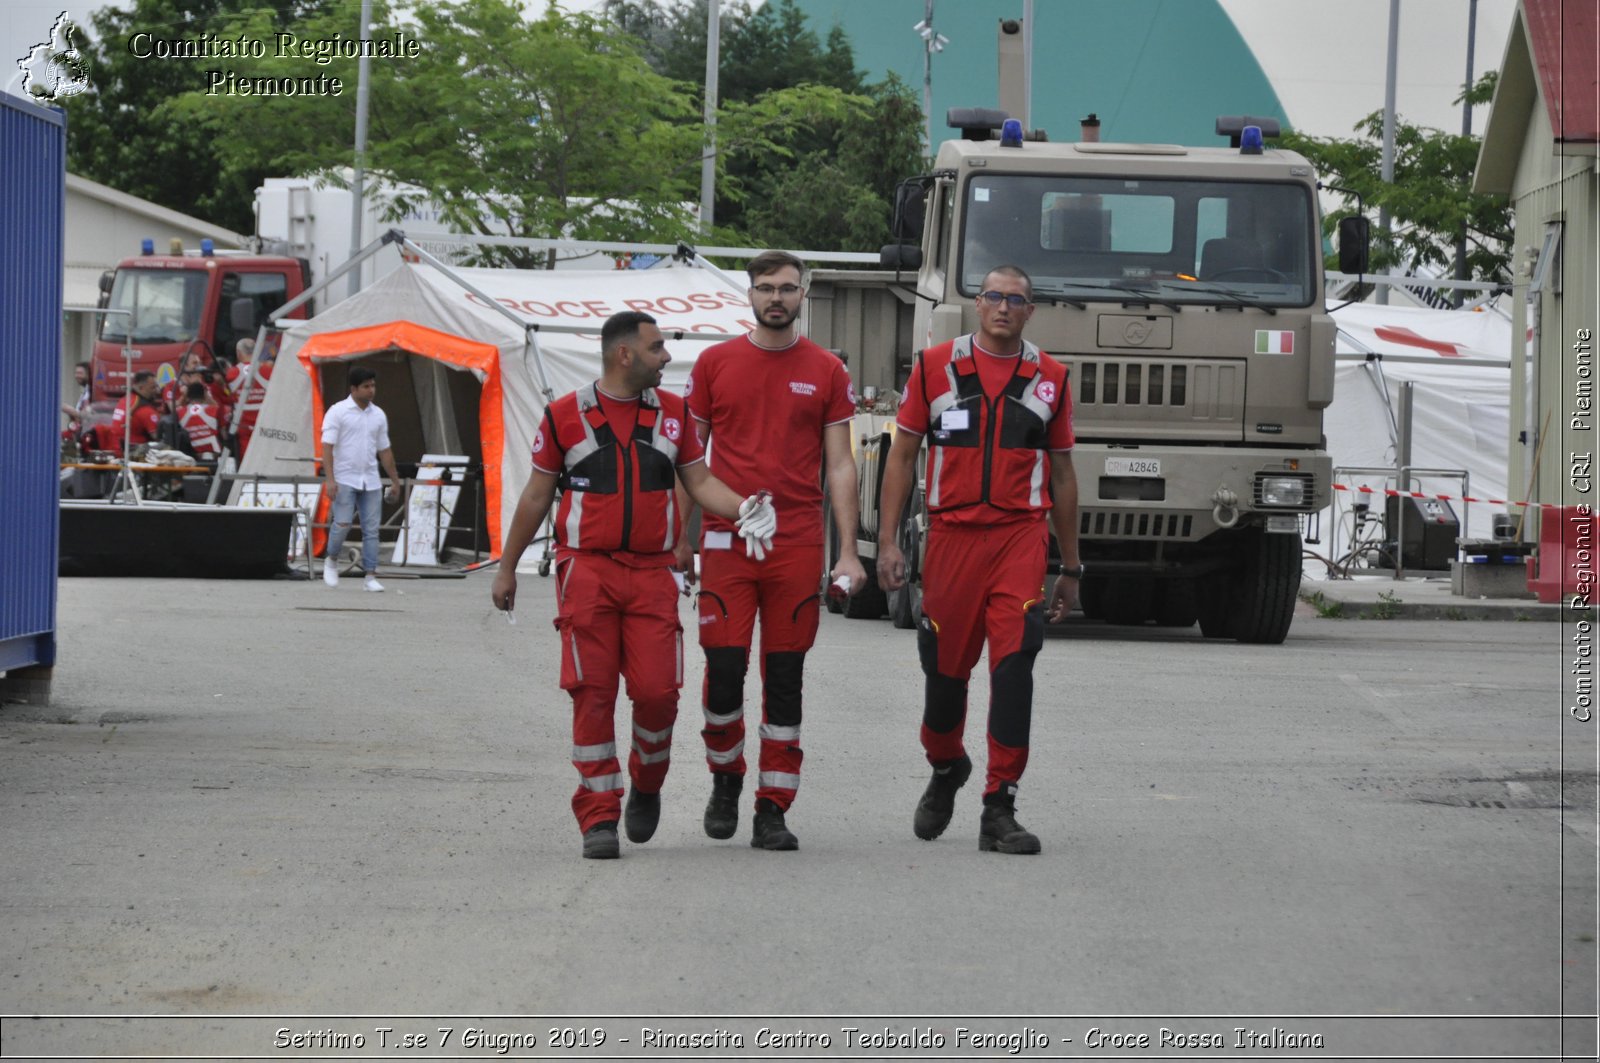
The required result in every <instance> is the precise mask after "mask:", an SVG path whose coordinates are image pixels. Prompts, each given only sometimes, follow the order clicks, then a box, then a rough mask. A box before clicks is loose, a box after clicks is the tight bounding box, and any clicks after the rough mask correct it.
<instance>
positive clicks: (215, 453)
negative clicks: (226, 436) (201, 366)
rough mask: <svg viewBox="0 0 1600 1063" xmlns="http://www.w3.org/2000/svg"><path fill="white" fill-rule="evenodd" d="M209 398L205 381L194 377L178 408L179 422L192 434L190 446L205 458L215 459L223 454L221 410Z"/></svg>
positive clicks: (201, 458)
mask: <svg viewBox="0 0 1600 1063" xmlns="http://www.w3.org/2000/svg"><path fill="white" fill-rule="evenodd" d="M210 398H211V394H210V392H208V391H207V390H206V385H205V382H204V381H203V380H193V381H191V382H190V384H189V390H188V394H186V395H185V396H184V402H183V405H182V406H180V407H179V408H178V424H179V425H180V426H181V427H182V428H183V430H184V431H185V432H187V433H189V446H190V447H192V448H193V449H194V456H195V457H197V458H199V459H200V460H202V461H216V460H217V459H218V458H219V457H221V456H222V411H221V410H220V409H219V408H218V406H217V404H216V403H215V402H211V401H209V400H210Z"/></svg>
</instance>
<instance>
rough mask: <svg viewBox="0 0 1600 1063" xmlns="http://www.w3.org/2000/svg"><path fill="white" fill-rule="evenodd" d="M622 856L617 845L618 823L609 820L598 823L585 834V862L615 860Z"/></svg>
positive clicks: (620, 848)
mask: <svg viewBox="0 0 1600 1063" xmlns="http://www.w3.org/2000/svg"><path fill="white" fill-rule="evenodd" d="M621 855H622V847H621V846H620V845H618V844H617V821H616V820H614V819H608V820H606V821H605V822H604V823H596V824H595V825H594V826H592V827H590V828H589V829H588V830H586V831H584V832H583V858H584V859H585V860H615V859H616V858H617V857H619V856H621Z"/></svg>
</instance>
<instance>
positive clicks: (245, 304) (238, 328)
mask: <svg viewBox="0 0 1600 1063" xmlns="http://www.w3.org/2000/svg"><path fill="white" fill-rule="evenodd" d="M228 323H229V324H231V325H232V326H233V331H235V332H251V333H253V332H255V330H256V324H257V322H256V301H255V300H254V299H249V298H244V297H241V298H238V299H235V300H234V301H233V302H231V303H229V304H228Z"/></svg>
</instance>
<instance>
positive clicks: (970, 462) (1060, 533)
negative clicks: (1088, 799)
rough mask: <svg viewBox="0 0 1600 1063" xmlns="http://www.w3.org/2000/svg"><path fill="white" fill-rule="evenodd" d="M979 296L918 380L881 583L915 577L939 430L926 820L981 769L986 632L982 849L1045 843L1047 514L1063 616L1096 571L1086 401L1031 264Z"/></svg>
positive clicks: (885, 522)
mask: <svg viewBox="0 0 1600 1063" xmlns="http://www.w3.org/2000/svg"><path fill="white" fill-rule="evenodd" d="M977 307H978V331H977V332H976V333H975V334H972V335H967V336H962V337H960V338H958V339H956V340H953V341H951V342H949V343H942V344H939V345H938V346H935V347H930V348H928V349H927V350H925V351H922V352H921V353H920V354H919V355H918V356H917V358H916V364H915V365H914V366H913V367H912V370H911V378H910V380H909V381H908V382H907V383H906V391H905V394H904V395H903V396H902V397H901V400H900V412H899V414H898V416H897V417H896V426H897V428H898V431H897V432H896V433H895V438H894V443H893V445H892V446H891V447H890V450H889V456H888V459H887V461H886V462H885V469H884V476H883V492H882V501H881V503H880V507H881V508H880V513H879V518H880V523H879V525H878V528H879V534H880V536H881V541H880V542H879V544H878V583H879V585H880V586H882V587H883V588H884V589H886V590H893V589H896V588H898V587H901V586H903V585H904V584H905V580H906V565H905V556H904V554H902V553H901V551H900V549H899V547H898V546H897V545H896V544H895V536H894V529H896V528H898V527H899V526H900V517H901V510H902V509H903V508H904V507H905V504H906V499H907V498H908V497H909V496H910V494H911V484H912V479H913V477H914V476H915V472H916V459H917V450H918V449H919V448H920V447H921V446H922V441H923V439H924V437H926V438H927V440H928V472H927V500H928V512H929V515H930V517H931V525H930V527H929V529H928V546H927V558H926V559H925V560H924V562H923V566H922V584H923V598H922V617H921V618H920V620H919V622H918V631H917V649H918V652H919V654H920V656H921V658H922V670H923V673H924V675H926V677H927V680H926V683H925V686H924V690H925V693H924V702H923V712H922V748H923V750H924V751H925V753H926V754H927V758H928V763H930V764H931V765H932V766H933V778H932V780H931V781H930V782H929V783H928V788H927V790H926V791H925V792H924V793H923V795H922V798H921V800H920V801H918V803H917V809H916V814H915V816H914V819H913V829H914V830H915V832H916V835H917V837H919V838H922V839H925V840H930V841H931V840H932V839H934V838H937V837H938V836H939V835H941V834H943V833H944V830H945V828H946V827H947V826H949V824H950V817H951V815H952V814H953V812H954V809H955V795H956V791H957V790H959V789H961V787H962V785H963V784H965V783H966V781H967V777H968V776H969V775H970V774H971V773H972V761H971V759H970V758H968V756H967V753H966V749H965V747H964V746H963V743H962V733H963V730H964V729H965V725H966V717H967V679H968V677H969V676H970V675H971V674H972V668H973V666H974V665H976V664H977V663H978V655H979V653H980V652H982V649H983V641H984V638H985V636H987V638H988V640H989V733H988V744H989V773H988V779H987V782H986V783H985V785H984V790H983V813H982V815H981V817H980V818H979V823H978V848H979V849H980V850H982V851H983V852H997V853H1022V854H1027V853H1037V852H1038V851H1039V839H1038V838H1037V837H1035V836H1034V835H1033V834H1032V833H1030V832H1029V831H1027V830H1024V829H1023V827H1022V826H1021V824H1019V823H1018V822H1017V817H1016V795H1017V784H1018V783H1019V782H1020V780H1021V779H1022V772H1023V769H1024V768H1026V767H1027V763H1028V730H1029V725H1030V723H1031V719H1032V715H1033V660H1034V657H1035V656H1037V655H1038V653H1039V649H1040V647H1041V646H1043V645H1044V623H1045V619H1046V615H1047V610H1046V607H1045V603H1044V576H1045V564H1046V561H1047V559H1048V556H1049V548H1050V540H1049V534H1048V532H1047V530H1046V526H1045V515H1046V514H1047V513H1048V514H1049V518H1050V523H1051V525H1052V526H1053V527H1054V528H1055V533H1056V542H1057V544H1058V545H1059V548H1060V551H1061V566H1062V567H1061V578H1060V579H1059V580H1057V581H1056V585H1055V590H1054V592H1053V593H1052V594H1051V596H1050V603H1049V607H1048V617H1049V619H1050V620H1052V621H1059V620H1062V619H1064V618H1065V617H1066V614H1067V612H1068V610H1070V609H1071V608H1072V603H1073V599H1074V598H1075V597H1076V596H1077V587H1078V580H1079V578H1080V577H1082V575H1083V568H1082V566H1081V564H1080V563H1079V560H1078V481H1077V478H1076V477H1075V476H1074V474H1073V471H1072V401H1071V398H1070V396H1069V395H1068V394H1067V374H1066V368H1065V367H1064V366H1062V364H1061V363H1060V362H1058V361H1056V360H1055V359H1054V358H1052V357H1050V356H1049V355H1046V354H1041V353H1040V351H1039V348H1038V347H1036V346H1034V345H1033V344H1031V343H1028V342H1026V341H1025V340H1023V338H1022V330H1023V328H1024V327H1025V326H1026V325H1027V323H1028V319H1029V318H1031V317H1032V316H1033V309H1034V307H1033V283H1032V282H1031V281H1030V280H1029V279H1028V275H1027V274H1026V273H1024V272H1023V271H1022V270H1021V269H1019V268H1018V267H1016V266H998V267H996V268H995V269H993V270H991V271H990V272H989V274H988V276H986V277H985V278H984V280H983V291H982V293H981V294H979V296H978V297H977Z"/></svg>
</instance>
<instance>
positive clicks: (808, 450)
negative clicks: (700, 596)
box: [684, 336, 855, 545]
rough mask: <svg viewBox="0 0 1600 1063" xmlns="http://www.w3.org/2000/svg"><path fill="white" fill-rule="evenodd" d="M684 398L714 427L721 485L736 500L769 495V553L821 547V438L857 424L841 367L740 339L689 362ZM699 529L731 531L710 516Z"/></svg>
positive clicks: (816, 355) (831, 358)
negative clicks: (773, 525) (772, 522)
mask: <svg viewBox="0 0 1600 1063" xmlns="http://www.w3.org/2000/svg"><path fill="white" fill-rule="evenodd" d="M684 397H685V398H687V399H688V402H689V413H690V414H691V415H692V416H693V417H694V418H695V420H697V421H702V422H705V423H706V424H708V425H710V428H711V442H710V445H709V446H708V447H707V456H706V463H707V465H708V467H709V468H710V469H711V472H712V473H713V474H714V475H715V476H716V477H717V479H719V480H721V481H722V482H723V483H725V484H727V485H728V486H729V487H731V488H733V490H734V491H735V492H736V493H737V494H739V495H741V496H749V495H752V494H755V493H756V492H757V491H759V490H761V489H763V488H765V489H766V490H769V491H771V492H772V496H773V498H772V501H773V505H774V506H776V507H777V510H778V534H777V536H776V537H775V539H774V545H818V544H821V542H822V541H823V536H822V453H823V451H822V436H823V430H824V429H825V428H827V427H828V426H829V425H834V424H844V423H847V422H848V421H849V420H850V418H851V417H853V416H854V415H855V391H854V390H853V389H852V388H851V386H850V374H849V373H848V372H847V371H846V370H845V367H844V363H843V362H841V361H840V360H839V359H838V357H837V356H835V355H832V354H830V353H828V352H827V351H825V350H823V349H822V348H821V347H818V346H817V345H816V344H815V343H812V342H811V341H810V340H808V339H805V338H804V337H801V338H799V339H797V340H795V342H794V343H792V344H790V345H789V346H788V347H785V348H783V349H782V350H777V351H770V350H767V349H765V348H763V347H757V346H756V345H755V344H754V343H753V342H751V340H750V337H748V336H742V337H740V338H739V339H736V340H727V341H725V342H723V343H719V344H717V345H716V346H714V347H712V348H710V349H709V350H707V351H706V352H705V353H704V354H702V355H701V356H700V357H699V358H698V359H696V360H695V363H694V369H693V370H692V371H691V372H690V374H689V387H688V388H687V389H686V390H685V391H684ZM702 522H703V524H704V526H705V528H707V529H708V530H715V531H722V530H729V529H731V528H732V527H733V522H732V521H728V520H724V519H723V518H721V517H718V516H715V515H713V514H710V513H706V514H703V516H702Z"/></svg>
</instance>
